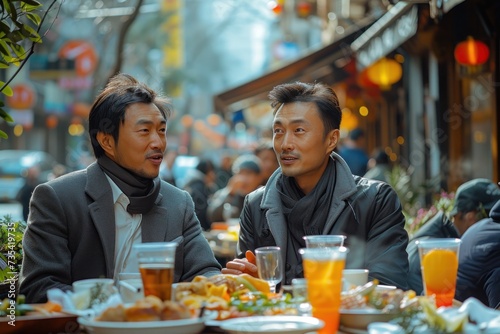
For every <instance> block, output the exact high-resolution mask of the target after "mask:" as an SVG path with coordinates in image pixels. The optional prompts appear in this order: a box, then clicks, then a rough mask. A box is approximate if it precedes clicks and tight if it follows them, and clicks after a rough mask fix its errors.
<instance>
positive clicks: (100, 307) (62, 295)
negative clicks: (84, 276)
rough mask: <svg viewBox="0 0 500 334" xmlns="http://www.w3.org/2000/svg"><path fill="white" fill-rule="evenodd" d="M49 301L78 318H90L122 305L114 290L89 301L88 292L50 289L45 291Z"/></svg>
mask: <svg viewBox="0 0 500 334" xmlns="http://www.w3.org/2000/svg"><path fill="white" fill-rule="evenodd" d="M47 298H48V300H49V301H51V302H54V303H58V304H60V305H62V309H63V310H64V312H68V313H72V314H76V315H78V316H86V317H92V316H96V315H98V314H100V313H101V312H102V311H104V310H105V309H107V308H108V307H111V306H116V305H118V304H123V301H122V298H121V296H120V294H119V293H118V291H117V290H116V288H114V290H113V291H112V292H111V293H108V294H104V295H101V298H99V300H94V301H93V302H92V301H91V300H90V299H91V296H90V290H83V291H79V292H73V291H62V290H61V289H50V290H48V291H47Z"/></svg>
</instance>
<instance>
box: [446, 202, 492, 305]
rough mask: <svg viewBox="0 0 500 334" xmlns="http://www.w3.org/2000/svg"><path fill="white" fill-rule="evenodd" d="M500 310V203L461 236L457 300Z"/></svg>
mask: <svg viewBox="0 0 500 334" xmlns="http://www.w3.org/2000/svg"><path fill="white" fill-rule="evenodd" d="M469 297H475V298H477V299H479V300H480V301H481V302H482V303H483V304H485V305H487V306H489V307H493V308H496V309H498V308H500V201H498V202H497V203H496V204H495V206H494V207H493V209H491V211H490V218H486V219H483V220H481V221H480V222H478V223H476V224H474V226H472V227H471V228H469V229H468V230H467V232H465V233H464V235H463V236H462V244H461V245H460V251H459V262H458V275H457V289H456V292H455V298H456V299H458V300H460V301H464V300H465V299H467V298H469Z"/></svg>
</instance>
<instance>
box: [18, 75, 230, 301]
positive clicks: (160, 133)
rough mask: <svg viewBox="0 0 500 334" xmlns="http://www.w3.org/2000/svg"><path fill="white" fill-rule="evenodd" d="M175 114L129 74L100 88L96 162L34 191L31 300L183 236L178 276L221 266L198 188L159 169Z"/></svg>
mask: <svg viewBox="0 0 500 334" xmlns="http://www.w3.org/2000/svg"><path fill="white" fill-rule="evenodd" d="M170 113H171V108H170V105H169V101H168V100H166V99H165V98H164V97H162V96H159V95H158V94H157V93H156V92H155V91H153V90H152V89H151V88H149V87H148V86H147V85H145V84H144V83H141V82H138V81H137V80H136V79H135V78H134V77H132V76H130V75H127V74H118V75H116V76H114V77H113V78H111V79H110V81H109V82H108V84H107V85H106V87H105V88H104V90H103V91H102V92H101V93H100V94H99V96H97V98H96V99H95V101H94V103H93V105H92V107H91V109H90V114H89V122H88V127H89V130H88V131H89V136H90V140H91V144H92V148H93V149H94V155H95V156H96V158H97V161H96V162H95V163H92V164H90V165H89V166H88V167H87V168H86V169H84V170H79V171H75V172H72V173H68V174H66V175H63V176H61V177H58V178H56V179H54V180H52V181H49V182H46V183H43V184H40V185H38V186H37V187H36V188H35V191H34V192H33V196H32V199H31V203H30V213H29V217H28V227H27V229H26V232H25V233H24V237H23V265H22V269H21V278H20V293H22V294H24V295H25V296H26V302H27V303H43V302H45V301H46V300H47V290H49V289H54V288H57V289H61V290H63V291H68V290H71V289H72V283H73V282H75V281H78V280H82V279H87V278H97V277H105V278H113V279H114V280H115V281H116V280H118V274H119V273H120V272H138V270H139V267H138V263H137V257H136V256H134V253H133V251H132V249H133V246H134V245H135V244H139V243H143V242H144V243H148V242H176V243H177V253H176V259H175V268H174V273H173V282H174V283H176V282H179V281H191V280H192V279H193V278H194V277H196V276H198V275H207V276H209V275H213V274H217V273H220V264H219V263H218V262H217V260H216V259H215V256H214V254H213V252H212V250H211V249H210V245H209V244H208V241H207V240H206V238H205V237H204V236H203V234H202V230H201V227H200V223H199V221H198V220H197V219H196V215H195V213H194V205H193V201H192V199H191V197H190V196H189V194H188V193H187V192H185V191H182V190H180V189H179V188H176V187H174V186H172V185H170V184H168V183H167V182H165V181H163V180H161V179H160V178H159V176H158V175H159V170H160V165H161V163H162V160H163V158H164V156H163V154H164V152H165V149H166V145H167V137H166V131H167V118H168V117H169V116H170Z"/></svg>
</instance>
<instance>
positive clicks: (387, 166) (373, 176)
mask: <svg viewBox="0 0 500 334" xmlns="http://www.w3.org/2000/svg"><path fill="white" fill-rule="evenodd" d="M390 172H391V160H390V159H389V156H388V155H387V153H385V151H384V150H382V149H380V148H379V149H376V150H375V151H374V152H373V154H372V156H371V158H370V160H368V171H367V172H366V173H365V175H364V176H363V177H366V178H367V179H370V180H379V181H384V182H387V181H388V175H389V174H390Z"/></svg>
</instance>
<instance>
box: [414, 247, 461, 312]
mask: <svg viewBox="0 0 500 334" xmlns="http://www.w3.org/2000/svg"><path fill="white" fill-rule="evenodd" d="M417 246H418V251H419V256H420V266H421V269H422V281H423V285H424V291H425V295H426V296H434V298H435V300H436V306H437V307H440V306H452V304H453V297H454V296H455V287H456V282H457V270H458V251H459V246H460V240H459V239H452V238H442V239H428V240H419V241H417Z"/></svg>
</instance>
